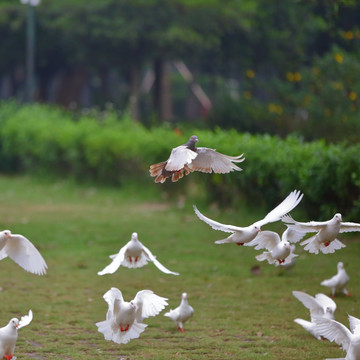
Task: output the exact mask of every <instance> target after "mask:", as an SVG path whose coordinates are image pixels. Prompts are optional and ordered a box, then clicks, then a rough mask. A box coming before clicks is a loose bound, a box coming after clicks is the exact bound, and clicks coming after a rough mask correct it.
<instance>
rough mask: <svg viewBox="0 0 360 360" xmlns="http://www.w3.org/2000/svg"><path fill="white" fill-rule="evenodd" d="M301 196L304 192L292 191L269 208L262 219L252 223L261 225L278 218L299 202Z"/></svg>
mask: <svg viewBox="0 0 360 360" xmlns="http://www.w3.org/2000/svg"><path fill="white" fill-rule="evenodd" d="M303 196H304V194H301V193H300V191H298V190H294V191H292V192H291V193H290V194H289V195H288V196H287V197H286V198H285V199H284V200H283V201H282V202H281V203H280V204H279V205H278V206H276V207H275V208H274V209H273V210H271V211H270V212H269V213H268V214H267V215H266V216H265V217H264V219H262V220H260V221H257V222H256V223H255V224H254V225H257V226H260V227H261V226H262V225H264V224H268V223H270V222H275V221H278V220H280V218H281V217H282V216H284V215H285V214H287V213H289V212H290V211H291V210H292V209H294V208H295V207H296V206H297V205H298V204H299V202H300V201H301V199H302V198H303Z"/></svg>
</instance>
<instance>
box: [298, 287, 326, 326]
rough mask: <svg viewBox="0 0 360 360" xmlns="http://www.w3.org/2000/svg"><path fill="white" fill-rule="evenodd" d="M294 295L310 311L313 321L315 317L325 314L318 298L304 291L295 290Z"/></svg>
mask: <svg viewBox="0 0 360 360" xmlns="http://www.w3.org/2000/svg"><path fill="white" fill-rule="evenodd" d="M292 293H293V295H294V296H295V297H296V298H297V299H298V300H299V301H300V302H301V303H302V304H303V305H304V306H305V307H306V308H307V309H309V311H310V317H311V321H313V319H314V318H315V317H321V316H323V315H324V309H323V308H322V306H321V305H320V303H319V302H317V301H316V299H315V298H314V297H313V296H311V295H309V294H307V293H304V292H302V291H293V292H292Z"/></svg>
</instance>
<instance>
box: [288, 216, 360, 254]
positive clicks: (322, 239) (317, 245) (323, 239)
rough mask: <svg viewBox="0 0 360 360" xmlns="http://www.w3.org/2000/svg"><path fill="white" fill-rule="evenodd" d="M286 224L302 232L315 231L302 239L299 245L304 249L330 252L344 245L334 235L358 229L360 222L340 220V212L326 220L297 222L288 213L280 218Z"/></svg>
mask: <svg viewBox="0 0 360 360" xmlns="http://www.w3.org/2000/svg"><path fill="white" fill-rule="evenodd" d="M281 220H282V221H283V222H285V223H287V224H286V225H287V226H288V227H290V228H292V229H294V230H296V231H299V232H302V233H304V234H306V233H309V232H317V233H316V234H315V235H314V236H311V237H310V238H308V239H306V240H304V241H302V242H301V243H300V245H306V246H305V247H304V250H307V251H309V252H310V253H313V254H318V253H319V251H321V252H322V253H323V254H331V253H333V252H335V250H338V249H341V248H343V247H345V245H344V244H343V243H342V242H341V241H340V240H338V239H337V238H336V237H337V236H338V234H339V233H343V232H350V231H360V224H358V223H353V222H342V217H341V214H339V213H337V214H335V215H334V217H333V218H332V219H330V220H328V221H322V222H320V221H310V222H307V223H306V222H298V221H295V220H294V219H293V218H292V217H291V216H290V215H286V216H283V217H282V219H281Z"/></svg>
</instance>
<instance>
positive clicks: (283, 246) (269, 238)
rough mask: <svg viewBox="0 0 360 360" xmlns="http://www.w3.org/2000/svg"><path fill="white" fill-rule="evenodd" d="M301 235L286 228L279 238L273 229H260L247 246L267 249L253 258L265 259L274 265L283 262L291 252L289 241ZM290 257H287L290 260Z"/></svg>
mask: <svg viewBox="0 0 360 360" xmlns="http://www.w3.org/2000/svg"><path fill="white" fill-rule="evenodd" d="M299 236H300V237H301V238H302V237H303V235H302V234H301V233H298V232H297V231H294V230H291V229H289V228H287V229H286V230H285V231H284V232H283V234H282V236H281V239H280V236H279V235H278V234H277V233H276V232H274V231H262V232H261V233H259V234H258V235H257V236H256V237H255V239H254V240H252V241H251V243H249V246H254V245H256V246H255V250H261V249H267V250H268V251H264V252H263V253H262V254H260V255H257V256H256V257H255V258H256V260H258V261H264V260H267V261H268V263H269V264H275V265H276V266H279V265H282V264H285V261H286V259H287V258H288V257H289V256H290V254H291V245H290V242H289V241H296V239H297V238H298V237H299ZM294 256H295V255H293V256H292V258H293V257H294ZM290 260H291V259H289V262H290Z"/></svg>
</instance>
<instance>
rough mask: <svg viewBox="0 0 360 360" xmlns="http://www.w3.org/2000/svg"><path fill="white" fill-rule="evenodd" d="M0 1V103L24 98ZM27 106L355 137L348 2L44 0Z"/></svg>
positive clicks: (16, 11) (22, 10) (5, 4)
mask: <svg viewBox="0 0 360 360" xmlns="http://www.w3.org/2000/svg"><path fill="white" fill-rule="evenodd" d="M27 7H28V5H23V4H21V2H20V0H2V1H1V3H0V36H1V45H2V46H1V52H0V98H1V99H5V100H6V99H10V98H15V99H18V100H20V101H23V100H24V99H25V61H26V47H25V44H26V18H27V17H26V16H27V10H28V9H27ZM35 14H36V16H35V20H36V60H35V66H36V67H35V74H36V76H35V79H36V88H35V100H36V101H38V102H46V103H55V104H60V105H62V106H63V107H65V108H70V109H74V110H82V109H84V108H94V107H95V108H98V109H104V108H107V107H111V108H114V109H116V110H119V111H124V112H125V111H126V112H127V113H129V114H131V116H132V118H133V119H136V120H139V121H141V122H143V123H144V124H145V125H156V124H160V123H162V122H164V121H167V122H172V123H173V124H176V123H178V122H182V123H186V122H190V123H191V124H196V126H197V127H204V128H214V127H217V126H219V127H221V128H225V129H226V128H234V129H236V130H238V131H246V132H251V133H270V134H278V135H280V136H286V135H288V134H289V133H296V134H297V135H298V136H300V137H302V138H304V139H305V140H312V139H315V138H325V139H326V140H328V141H331V142H334V141H347V142H357V141H358V139H359V134H360V124H359V115H360V98H359V97H360V83H359V78H360V63H359V55H360V25H359V24H360V4H359V2H358V1H356V0H291V1H274V0H61V1H58V0H42V2H41V3H40V5H39V6H37V7H36V9H35Z"/></svg>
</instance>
